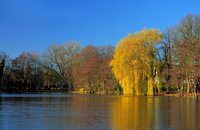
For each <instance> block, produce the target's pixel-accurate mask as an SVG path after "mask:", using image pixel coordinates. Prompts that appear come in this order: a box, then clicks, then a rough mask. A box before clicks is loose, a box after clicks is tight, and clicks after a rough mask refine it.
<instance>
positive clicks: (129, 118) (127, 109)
mask: <svg viewBox="0 0 200 130" xmlns="http://www.w3.org/2000/svg"><path fill="white" fill-rule="evenodd" d="M199 108H200V105H199V100H195V99H188V98H184V99H179V98H173V97H171V98H170V97H146V98H144V97H121V98H118V101H117V102H114V103H113V105H112V129H114V130H122V129H125V130H165V129H174V130H198V129H200V123H199V121H200V119H199V118H200V117H199V116H200V114H199V112H198V109H199Z"/></svg>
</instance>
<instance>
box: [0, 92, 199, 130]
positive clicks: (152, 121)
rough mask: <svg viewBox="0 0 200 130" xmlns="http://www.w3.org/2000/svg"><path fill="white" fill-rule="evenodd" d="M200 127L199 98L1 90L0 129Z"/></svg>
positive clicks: (186, 129) (162, 129)
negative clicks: (22, 92)
mask: <svg viewBox="0 0 200 130" xmlns="http://www.w3.org/2000/svg"><path fill="white" fill-rule="evenodd" d="M4 129H5V130H6V129H11V130H79V129H83V130H107V129H111V130H168V129H169V130H200V100H195V99H189V98H183V99H179V98H175V97H125V96H124V97H114V96H95V95H66V94H0V130H4Z"/></svg>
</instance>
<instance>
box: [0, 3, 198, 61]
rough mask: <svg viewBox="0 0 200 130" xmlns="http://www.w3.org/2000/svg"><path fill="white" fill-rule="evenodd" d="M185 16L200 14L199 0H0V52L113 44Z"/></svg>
mask: <svg viewBox="0 0 200 130" xmlns="http://www.w3.org/2000/svg"><path fill="white" fill-rule="evenodd" d="M187 14H200V1H199V0H137V1H136V0H0V50H1V51H5V52H7V53H8V54H9V55H10V56H11V57H15V56H17V55H18V54H20V53H21V52H22V51H33V52H39V53H41V52H44V51H45V50H46V49H47V47H48V46H49V45H51V44H62V43H64V42H66V41H70V40H76V41H78V42H80V44H81V46H82V47H84V46H86V45H89V44H92V45H96V46H101V45H113V46H115V45H116V44H117V43H118V41H119V40H120V39H122V38H123V37H125V36H127V34H128V33H133V32H136V31H140V30H141V29H143V28H157V29H160V30H161V31H164V30H165V29H166V28H167V27H170V26H172V25H175V24H177V23H179V22H180V21H181V19H182V18H183V17H184V16H186V15H187Z"/></svg>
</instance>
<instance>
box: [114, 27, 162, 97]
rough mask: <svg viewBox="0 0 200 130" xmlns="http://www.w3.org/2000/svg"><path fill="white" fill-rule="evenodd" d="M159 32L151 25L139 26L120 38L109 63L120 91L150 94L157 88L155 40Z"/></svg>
mask: <svg viewBox="0 0 200 130" xmlns="http://www.w3.org/2000/svg"><path fill="white" fill-rule="evenodd" d="M161 39H162V35H161V33H160V32H159V31H157V30H155V29H150V30H146V29H145V30H142V31H141V32H137V33H135V34H130V35H128V36H127V37H126V38H124V39H122V40H121V41H120V42H119V44H118V45H117V47H116V50H115V54H114V58H113V60H112V61H111V63H110V65H111V67H112V71H113V73H114V75H115V77H116V78H117V80H118V82H119V83H120V85H121V86H122V88H123V94H124V95H145V94H147V95H154V93H155V91H154V90H155V89H157V90H158V92H159V91H160V89H159V88H160V87H159V86H160V85H159V84H160V82H159V81H160V80H159V71H158V70H159V62H158V60H157V58H156V48H155V46H156V44H157V43H159V42H160V41H161Z"/></svg>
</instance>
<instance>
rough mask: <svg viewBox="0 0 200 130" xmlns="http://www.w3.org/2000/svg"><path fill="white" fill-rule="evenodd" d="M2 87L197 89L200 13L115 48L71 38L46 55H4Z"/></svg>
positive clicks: (127, 91)
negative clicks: (80, 41) (81, 43)
mask: <svg viewBox="0 0 200 130" xmlns="http://www.w3.org/2000/svg"><path fill="white" fill-rule="evenodd" d="M0 81H1V82H0V85H1V87H0V89H1V91H14V92H15V91H39V90H51V91H52V90H60V91H75V92H77V93H99V94H124V95H150V96H153V95H159V94H161V93H179V94H180V95H181V96H182V95H183V94H184V93H192V94H193V95H194V96H196V94H197V91H198V89H199V86H200V16H199V15H188V16H186V17H185V18H184V19H183V20H182V21H181V22H180V23H179V24H177V25H175V26H173V27H170V28H168V29H167V30H166V31H164V32H160V31H159V30H157V29H144V30H142V31H139V32H136V33H133V34H129V35H128V36H127V37H125V38H123V39H122V40H120V41H119V43H118V44H117V45H116V47H115V48H114V47H112V46H100V47H95V46H92V45H90V46H86V47H84V48H81V47H80V45H79V43H77V42H75V41H69V42H67V43H65V44H63V45H51V46H49V47H48V49H47V50H46V51H45V52H44V53H42V54H36V53H31V52H22V53H21V54H20V55H19V56H18V57H16V58H14V59H12V58H9V56H8V54H6V53H5V52H1V53H0Z"/></svg>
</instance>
